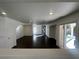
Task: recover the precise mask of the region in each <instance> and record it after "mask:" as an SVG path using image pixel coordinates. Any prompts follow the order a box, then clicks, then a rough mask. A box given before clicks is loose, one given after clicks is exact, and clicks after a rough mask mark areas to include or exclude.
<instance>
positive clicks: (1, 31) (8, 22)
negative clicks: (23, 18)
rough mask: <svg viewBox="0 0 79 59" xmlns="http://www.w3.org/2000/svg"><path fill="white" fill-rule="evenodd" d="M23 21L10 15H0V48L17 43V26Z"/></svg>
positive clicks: (10, 46) (9, 46)
mask: <svg viewBox="0 0 79 59" xmlns="http://www.w3.org/2000/svg"><path fill="white" fill-rule="evenodd" d="M21 24H23V23H21V22H19V21H16V20H13V19H11V18H8V17H0V48H12V47H13V46H15V45H16V28H17V27H18V26H19V25H21Z"/></svg>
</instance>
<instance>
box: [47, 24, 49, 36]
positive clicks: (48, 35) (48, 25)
mask: <svg viewBox="0 0 79 59" xmlns="http://www.w3.org/2000/svg"><path fill="white" fill-rule="evenodd" d="M46 35H47V36H48V37H49V24H47V25H46Z"/></svg>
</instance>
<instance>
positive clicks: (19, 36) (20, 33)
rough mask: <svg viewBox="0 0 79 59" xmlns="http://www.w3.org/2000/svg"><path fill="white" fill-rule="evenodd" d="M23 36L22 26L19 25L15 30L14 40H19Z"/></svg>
mask: <svg viewBox="0 0 79 59" xmlns="http://www.w3.org/2000/svg"><path fill="white" fill-rule="evenodd" d="M23 36H24V26H23V25H19V26H18V27H17V28H16V39H19V38H21V37H23Z"/></svg>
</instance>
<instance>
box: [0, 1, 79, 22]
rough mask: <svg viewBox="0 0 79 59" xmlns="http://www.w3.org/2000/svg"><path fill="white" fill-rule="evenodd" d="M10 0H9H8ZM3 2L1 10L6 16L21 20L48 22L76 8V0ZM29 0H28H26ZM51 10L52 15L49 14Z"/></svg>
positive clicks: (0, 4) (0, 5)
mask: <svg viewBox="0 0 79 59" xmlns="http://www.w3.org/2000/svg"><path fill="white" fill-rule="evenodd" d="M8 1H10V0H8ZM13 1H15V0H11V1H10V2H7V1H6V2H5V3H4V0H2V1H1V3H0V8H1V11H5V12H7V16H8V17H11V18H14V19H16V20H19V21H22V22H35V23H36V22H48V21H53V20H55V19H58V18H59V17H62V16H65V15H67V14H69V13H71V12H73V11H74V10H76V9H78V5H79V4H78V3H76V2H40V3H39V2H28V3H27V2H21V0H20V2H13ZM27 1H29V0H27ZM51 10H52V12H53V13H54V14H53V15H49V12H50V11H51Z"/></svg>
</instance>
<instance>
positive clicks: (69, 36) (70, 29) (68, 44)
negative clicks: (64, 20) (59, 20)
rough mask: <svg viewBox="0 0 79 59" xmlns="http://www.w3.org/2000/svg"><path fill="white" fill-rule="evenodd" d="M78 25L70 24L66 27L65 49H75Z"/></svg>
mask: <svg viewBox="0 0 79 59" xmlns="http://www.w3.org/2000/svg"><path fill="white" fill-rule="evenodd" d="M75 27H76V23H69V24H65V25H64V39H65V48H68V49H75V45H74V40H76V36H75V35H74V29H75Z"/></svg>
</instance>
